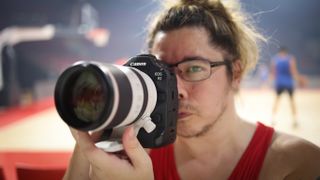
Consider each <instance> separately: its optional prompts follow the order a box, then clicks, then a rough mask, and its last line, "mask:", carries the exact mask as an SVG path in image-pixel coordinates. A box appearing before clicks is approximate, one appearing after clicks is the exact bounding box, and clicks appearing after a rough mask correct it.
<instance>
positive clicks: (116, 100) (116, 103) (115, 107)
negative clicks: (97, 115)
mask: <svg viewBox="0 0 320 180" xmlns="http://www.w3.org/2000/svg"><path fill="white" fill-rule="evenodd" d="M98 65H99V67H100V69H101V70H102V71H103V72H104V73H105V74H107V75H108V76H109V77H110V79H111V83H112V84H111V87H113V97H108V98H113V106H112V110H111V113H110V115H109V117H108V119H107V120H106V121H105V122H104V123H103V124H102V125H101V126H99V127H98V128H96V129H94V130H92V131H93V132H95V131H100V130H103V129H104V128H105V127H106V126H108V124H109V123H110V122H111V121H112V120H113V118H114V116H115V114H116V112H117V110H118V107H119V87H118V85H117V82H116V79H115V77H114V76H113V74H112V73H111V72H110V70H109V69H108V66H113V65H111V64H100V63H98Z"/></svg>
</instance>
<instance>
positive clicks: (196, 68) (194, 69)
mask: <svg viewBox="0 0 320 180" xmlns="http://www.w3.org/2000/svg"><path fill="white" fill-rule="evenodd" d="M201 71H203V68H202V67H201V66H190V67H189V68H188V69H187V73H196V72H201Z"/></svg>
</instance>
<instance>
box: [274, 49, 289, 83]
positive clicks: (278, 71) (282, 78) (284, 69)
mask: <svg viewBox="0 0 320 180" xmlns="http://www.w3.org/2000/svg"><path fill="white" fill-rule="evenodd" d="M291 59H292V56H291V55H286V56H279V55H276V56H274V57H273V58H272V61H273V63H274V65H275V86H276V87H282V88H293V86H294V80H293V77H292V74H291V71H290V60H291Z"/></svg>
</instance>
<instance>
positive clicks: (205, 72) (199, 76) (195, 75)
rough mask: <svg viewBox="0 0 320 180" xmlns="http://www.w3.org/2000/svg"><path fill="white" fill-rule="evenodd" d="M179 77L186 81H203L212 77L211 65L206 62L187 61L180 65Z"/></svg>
mask: <svg viewBox="0 0 320 180" xmlns="http://www.w3.org/2000/svg"><path fill="white" fill-rule="evenodd" d="M178 69H179V72H178V73H179V75H180V76H181V78H183V79H184V80H186V81H201V80H204V79H206V78H208V77H209V76H210V71H211V68H210V63H209V62H208V61H204V60H191V61H185V62H183V63H180V64H179V65H178Z"/></svg>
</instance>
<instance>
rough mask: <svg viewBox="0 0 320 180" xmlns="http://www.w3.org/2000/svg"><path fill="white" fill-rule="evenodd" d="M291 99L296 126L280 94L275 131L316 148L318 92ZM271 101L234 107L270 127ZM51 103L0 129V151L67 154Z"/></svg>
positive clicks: (261, 96) (247, 94)
mask: <svg viewBox="0 0 320 180" xmlns="http://www.w3.org/2000/svg"><path fill="white" fill-rule="evenodd" d="M295 97H296V104H297V111H298V112H297V116H298V123H299V124H298V126H297V127H296V128H294V127H293V126H292V116H291V110H290V106H289V96H288V95H286V94H284V95H283V96H282V97H281V99H280V104H279V110H278V113H277V115H276V117H275V121H276V124H275V126H274V127H275V129H277V130H279V131H283V132H286V133H288V134H293V135H296V136H299V137H302V138H305V139H307V140H309V141H311V142H313V143H315V144H317V145H318V146H320V120H319V117H320V111H319V107H320V90H308V89H302V90H297V91H296V96H295ZM273 100H274V93H273V91H271V90H270V89H263V90H259V89H254V90H241V91H240V92H239V94H238V96H237V101H236V102H237V104H236V106H237V109H238V112H239V114H240V115H241V116H242V117H243V118H245V119H247V120H248V121H251V122H256V121H261V122H263V123H265V124H268V125H270V124H271V118H272V117H271V111H272V104H273ZM51 101H52V102H51V106H49V107H47V108H45V109H43V110H40V111H37V112H34V113H33V114H28V115H27V117H25V118H23V117H20V118H21V119H20V120H18V121H13V122H12V123H9V124H6V125H3V126H2V127H0V142H1V143H0V150H1V151H71V150H72V149H73V146H74V140H73V138H72V136H71V134H70V132H69V130H68V127H67V126H66V124H64V122H63V121H62V120H61V119H60V117H59V115H58V114H57V112H56V110H55V107H54V104H53V100H51ZM47 104H48V103H47ZM47 106H48V105H47ZM12 113H16V112H12ZM17 118H19V117H17Z"/></svg>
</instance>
